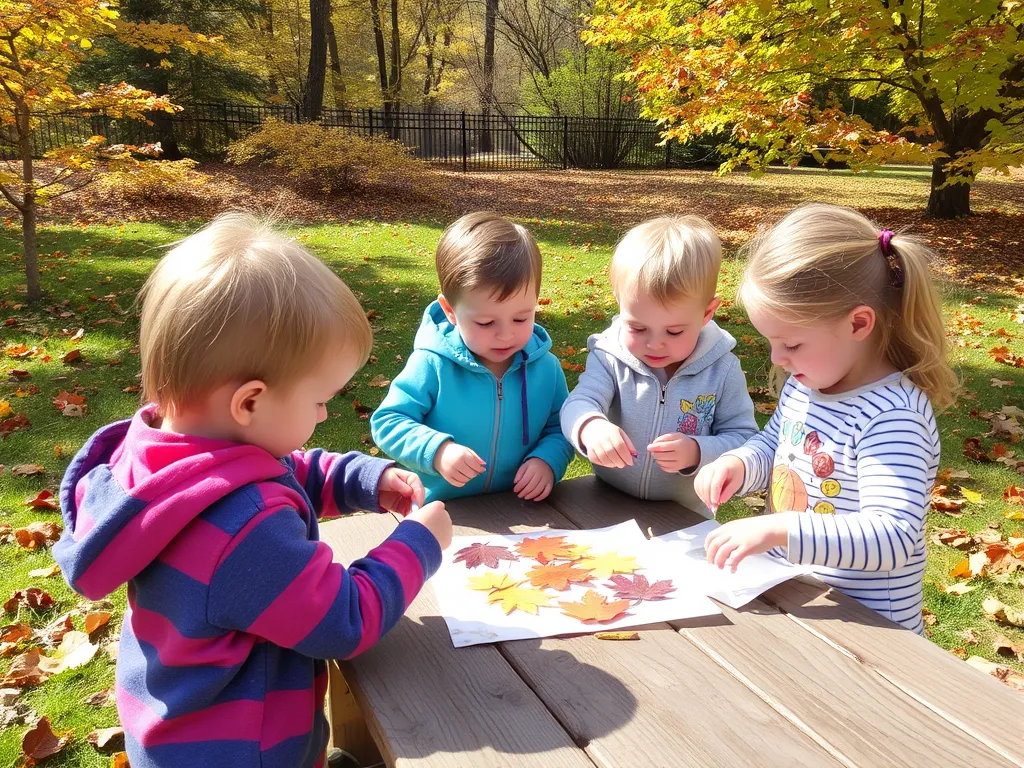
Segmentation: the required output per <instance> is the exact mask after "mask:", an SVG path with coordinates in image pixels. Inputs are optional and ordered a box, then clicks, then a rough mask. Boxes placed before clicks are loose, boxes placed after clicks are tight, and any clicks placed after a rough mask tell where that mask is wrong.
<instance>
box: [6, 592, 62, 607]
mask: <svg viewBox="0 0 1024 768" xmlns="http://www.w3.org/2000/svg"><path fill="white" fill-rule="evenodd" d="M22 605H24V606H26V607H28V608H32V609H33V610H42V609H46V608H52V607H53V606H54V602H53V598H52V597H50V595H49V594H47V593H46V592H43V590H41V589H39V587H29V588H28V589H17V590H15V591H14V592H12V593H11V597H10V599H9V600H8V601H7V602H6V603H4V612H6V613H14V612H15V611H17V610H18V608H19V607H20V606H22Z"/></svg>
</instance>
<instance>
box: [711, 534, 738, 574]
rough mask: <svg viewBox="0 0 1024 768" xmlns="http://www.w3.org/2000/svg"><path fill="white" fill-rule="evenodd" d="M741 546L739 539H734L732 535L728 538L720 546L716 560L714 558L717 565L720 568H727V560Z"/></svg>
mask: <svg viewBox="0 0 1024 768" xmlns="http://www.w3.org/2000/svg"><path fill="white" fill-rule="evenodd" d="M739 546H740V543H739V541H737V540H736V539H734V538H732V537H730V538H729V539H728V540H726V541H725V542H724V543H723V544H722V545H721V546H720V547H719V548H718V551H717V552H715V560H714V563H715V565H716V566H718V567H719V568H725V563H726V561H728V560H729V557H730V556H731V555H732V553H733V552H735V551H736V549H737V548H739Z"/></svg>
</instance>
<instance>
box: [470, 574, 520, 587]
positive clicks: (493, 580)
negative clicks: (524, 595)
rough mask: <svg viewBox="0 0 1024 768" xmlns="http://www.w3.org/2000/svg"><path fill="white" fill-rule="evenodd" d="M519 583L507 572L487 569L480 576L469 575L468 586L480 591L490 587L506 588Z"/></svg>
mask: <svg viewBox="0 0 1024 768" xmlns="http://www.w3.org/2000/svg"><path fill="white" fill-rule="evenodd" d="M519 583H520V582H518V581H516V580H515V579H513V578H512V577H511V576H510V575H509V574H507V573H495V572H494V571H488V572H487V573H484V574H482V575H480V576H470V577H469V588H470V589H478V590H480V591H482V592H486V591H488V590H492V589H494V590H499V589H508V588H509V587H514V586H516V585H517V584H519Z"/></svg>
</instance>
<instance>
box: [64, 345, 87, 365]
mask: <svg viewBox="0 0 1024 768" xmlns="http://www.w3.org/2000/svg"><path fill="white" fill-rule="evenodd" d="M81 359H82V351H81V350H80V349H72V350H71V351H70V352H66V353H65V354H64V355H63V356H62V357H61V358H60V361H61V362H62V363H64V364H68V363H73V362H75V361H76V360H81Z"/></svg>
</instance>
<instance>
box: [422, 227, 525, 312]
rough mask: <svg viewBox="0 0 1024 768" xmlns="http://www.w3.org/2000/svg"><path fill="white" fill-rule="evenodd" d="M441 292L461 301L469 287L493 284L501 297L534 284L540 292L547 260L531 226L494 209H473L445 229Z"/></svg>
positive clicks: (438, 262)
mask: <svg viewBox="0 0 1024 768" xmlns="http://www.w3.org/2000/svg"><path fill="white" fill-rule="evenodd" d="M435 263H436V266H437V279H438V281H439V282H440V283H441V293H443V294H444V297H445V298H446V299H448V301H449V302H450V303H451V304H455V303H456V301H458V299H459V295H460V294H461V293H462V292H463V291H467V290H473V289H475V288H487V289H490V290H491V291H492V292H493V293H495V294H496V295H497V298H498V301H504V300H505V299H507V298H508V297H509V296H512V295H513V294H516V293H518V292H519V291H521V290H523V289H524V288H526V287H532V288H533V289H534V292H535V294H538V295H539V294H540V279H541V271H542V267H543V262H542V260H541V255H540V249H539V248H538V247H537V241H536V240H534V239H533V235H531V234H530V233H529V232H528V231H527V229H526V227H523V226H521V225H519V224H513V223H512V222H511V221H509V220H508V219H504V218H502V217H501V216H499V215H498V214H496V213H492V212H491V211H477V212H476V213H467V214H466V215H465V216H463V217H462V218H460V219H459V220H458V221H455V222H454V223H453V224H452V225H451V226H449V227H448V229H446V230H445V231H444V234H443V235H442V236H441V241H440V242H439V243H438V244H437V255H436V257H435Z"/></svg>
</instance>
